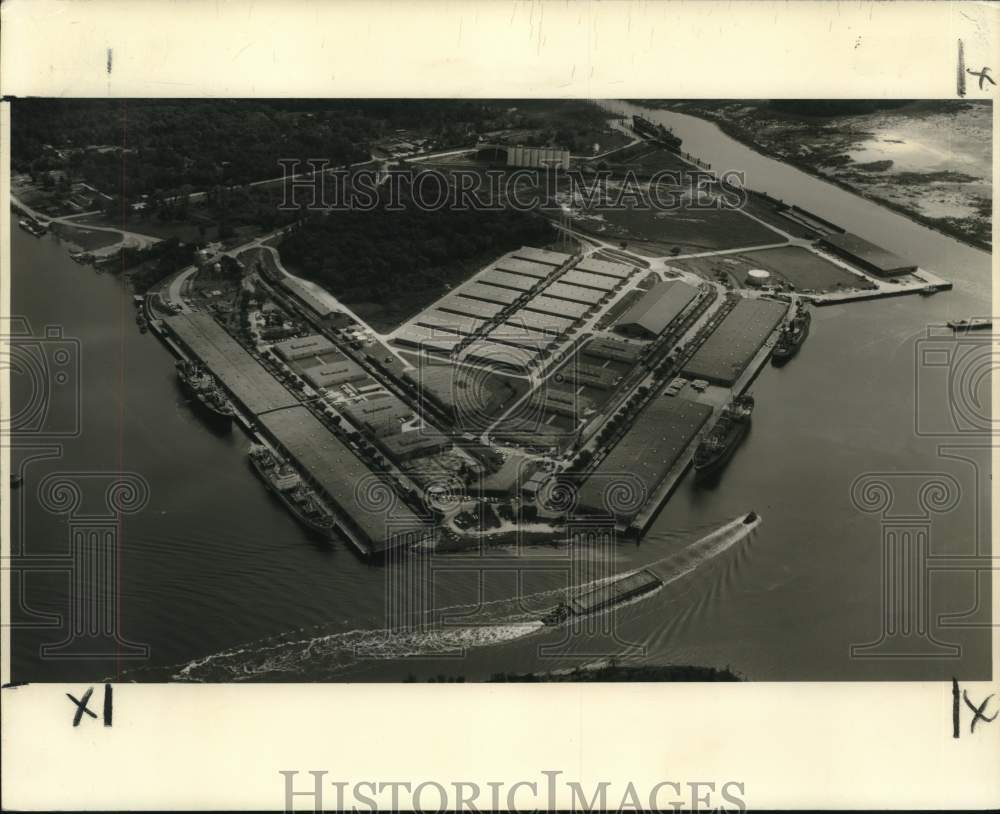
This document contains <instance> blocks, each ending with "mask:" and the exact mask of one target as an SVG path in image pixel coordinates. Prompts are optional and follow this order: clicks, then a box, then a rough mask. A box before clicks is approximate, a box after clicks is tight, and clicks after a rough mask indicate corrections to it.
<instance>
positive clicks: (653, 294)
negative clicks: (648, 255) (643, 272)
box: [615, 281, 698, 339]
mask: <svg viewBox="0 0 1000 814" xmlns="http://www.w3.org/2000/svg"><path fill="white" fill-rule="evenodd" d="M697 295H698V289H696V288H694V287H693V286H689V285H687V284H686V283H681V282H677V281H672V282H668V283H657V284H656V285H654V286H653V287H652V288H651V289H650V290H649V291H647V292H646V293H645V294H643V295H642V297H640V299H639V301H638V302H637V303H636V304H635V305H633V306H632V307H631V308H629V309H628V311H626V312H625V313H624V314H622V315H621V316H620V317H619V318H618V320H617V321H616V322H615V330H616V331H617V332H618V333H621V334H625V335H626V336H634V337H638V338H640V339H655V338H656V337H658V336H659V335H660V334H661V333H663V332H664V331H665V330H666V329H667V327H668V326H669V325H670V323H671V322H673V321H674V320H675V319H677V317H679V316H680V315H681V313H682V312H683V311H684V309H685V308H687V307H688V305H690V304H691V303H692V302H693V301H694V298H695V297H696V296H697Z"/></svg>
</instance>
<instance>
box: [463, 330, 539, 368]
mask: <svg viewBox="0 0 1000 814" xmlns="http://www.w3.org/2000/svg"><path fill="white" fill-rule="evenodd" d="M522 335H523V334H522ZM539 350H540V348H538V347H520V346H514V345H511V344H501V343H500V342H494V341H492V339H478V340H476V341H474V342H472V343H470V344H469V346H468V347H466V348H465V349H463V351H462V353H461V356H460V358H461V359H462V361H470V362H478V363H480V364H485V365H489V366H491V367H501V368H505V369H507V370H514V371H517V372H523V371H524V370H526V369H527V368H528V366H529V365H530V363H531V362H532V361H533V360H534V359H535V358H536V357H537V356H538V352H539Z"/></svg>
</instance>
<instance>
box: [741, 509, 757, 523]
mask: <svg viewBox="0 0 1000 814" xmlns="http://www.w3.org/2000/svg"><path fill="white" fill-rule="evenodd" d="M757 516H758V515H757V512H753V511H751V512H748V513H747V516H746V517H744V518H743V525H744V526H752V525H753V524H754V523H756V522H757Z"/></svg>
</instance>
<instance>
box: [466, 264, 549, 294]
mask: <svg viewBox="0 0 1000 814" xmlns="http://www.w3.org/2000/svg"><path fill="white" fill-rule="evenodd" d="M479 280H480V282H483V283H488V284H489V285H497V286H500V287H501V288H510V289H513V290H514V291H522V292H523V291H530V290H531V289H532V288H534V287H535V286H536V285H538V280H537V279H535V278H534V277H528V276H526V275H524V274H511V273H510V272H509V271H500V270H499V269H491V270H490V271H487V272H485V273H484V274H482V275H480V277H479Z"/></svg>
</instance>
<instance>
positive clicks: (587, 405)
mask: <svg viewBox="0 0 1000 814" xmlns="http://www.w3.org/2000/svg"><path fill="white" fill-rule="evenodd" d="M542 406H543V407H544V408H545V409H546V410H548V411H549V412H551V413H556V414H557V415H564V416H568V417H569V418H572V419H580V418H582V417H583V416H584V414H586V413H588V412H590V411H591V410H593V408H594V403H593V402H592V401H591V400H590V399H589V398H588V397H587V396H585V395H582V394H580V393H577V392H576V388H574V387H547V388H546V389H545V398H544V400H543V402H542Z"/></svg>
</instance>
